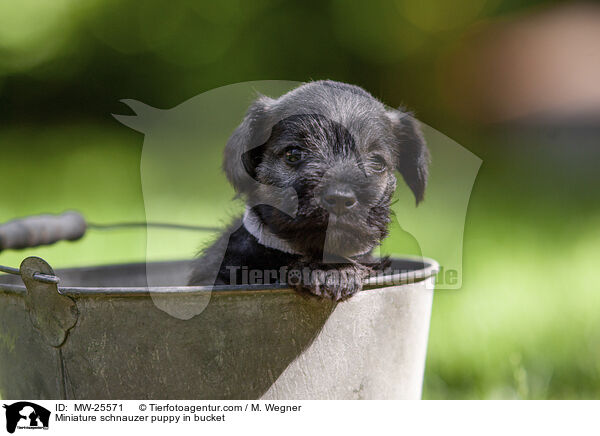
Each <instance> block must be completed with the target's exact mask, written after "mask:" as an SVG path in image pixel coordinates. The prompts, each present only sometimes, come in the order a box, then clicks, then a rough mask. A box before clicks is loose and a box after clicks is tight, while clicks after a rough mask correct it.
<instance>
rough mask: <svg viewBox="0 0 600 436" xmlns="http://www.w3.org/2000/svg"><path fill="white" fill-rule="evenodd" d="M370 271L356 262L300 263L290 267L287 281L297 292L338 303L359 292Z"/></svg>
mask: <svg viewBox="0 0 600 436" xmlns="http://www.w3.org/2000/svg"><path fill="white" fill-rule="evenodd" d="M370 271H371V269H370V268H369V267H367V266H364V265H361V264H360V263H358V262H356V263H351V264H319V263H312V262H302V261H301V262H297V263H295V264H293V265H291V266H290V269H289V272H288V276H287V281H288V284H289V285H290V286H291V287H292V288H294V289H295V290H297V291H299V292H309V293H311V294H313V295H317V296H319V297H325V298H331V299H332V300H335V301H340V300H345V299H346V298H349V297H351V296H352V295H354V294H355V293H356V292H358V291H360V290H361V289H362V287H363V281H364V280H365V278H367V277H368V275H369V273H370Z"/></svg>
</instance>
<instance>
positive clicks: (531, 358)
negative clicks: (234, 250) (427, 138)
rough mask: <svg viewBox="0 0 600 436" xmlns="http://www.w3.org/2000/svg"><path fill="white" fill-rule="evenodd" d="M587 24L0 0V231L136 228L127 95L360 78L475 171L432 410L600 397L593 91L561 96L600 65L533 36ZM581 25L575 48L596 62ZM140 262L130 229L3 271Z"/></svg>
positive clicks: (433, 368) (440, 5)
mask: <svg viewBox="0 0 600 436" xmlns="http://www.w3.org/2000/svg"><path fill="white" fill-rule="evenodd" d="M597 15H598V11H597V9H595V7H594V6H593V5H591V4H584V3H581V4H576V5H575V6H573V5H572V4H570V5H569V6H563V5H562V4H561V3H560V2H549V1H518V2H517V1H514V0H457V1H455V2H444V1H443V0H425V1H420V2H415V1H409V0H395V1H383V0H375V1H370V2H354V1H337V0H331V1H320V2H317V1H305V2H283V1H276V0H262V1H254V2H242V1H225V2H218V3H217V2H204V1H195V2H192V1H182V0H174V1H171V2H168V3H165V2H158V1H154V0H151V1H146V2H143V3H141V2H133V1H118V2H117V1H112V0H105V1H100V0H96V1H87V2H78V1H75V0H55V1H53V2H47V1H43V0H22V1H20V2H2V3H0V120H1V121H0V171H1V172H0V187H1V195H2V200H1V203H0V204H1V205H2V206H1V207H0V222H4V221H7V220H10V219H13V218H16V217H22V216H27V215H32V214H38V213H45V212H53V213H59V212H62V211H64V210H66V209H77V210H80V211H82V212H83V213H84V214H85V216H86V217H87V218H88V219H90V220H92V221H96V222H112V221H125V220H143V219H144V218H145V216H144V203H143V201H144V200H143V197H142V190H141V182H140V157H141V151H142V143H143V137H142V135H141V134H139V133H137V132H134V131H132V130H130V129H128V128H126V127H124V126H122V125H120V124H119V123H118V122H117V121H115V120H114V119H113V118H112V117H111V113H127V109H126V108H124V106H123V105H122V104H121V103H119V100H120V99H123V98H134V99H137V100H140V101H143V102H146V103H147V104H150V105H152V106H155V107H159V108H171V107H173V106H175V105H178V104H179V103H181V102H183V101H185V100H187V99H189V98H191V97H193V96H195V95H197V94H200V93H202V92H204V91H207V90H210V89H213V88H216V87H219V86H223V85H227V84H232V83H237V82H245V81H250V80H266V79H282V80H297V81H307V80H311V79H323V78H330V79H334V80H340V81H346V82H350V83H354V84H357V85H360V86H363V87H364V88H365V89H367V90H369V91H370V92H372V93H373V94H374V95H375V96H377V97H379V98H380V99H382V101H384V102H385V103H387V104H389V105H392V106H398V105H400V104H403V105H404V106H406V107H408V108H410V109H411V110H413V111H415V112H416V115H417V117H418V118H419V119H420V120H422V121H423V122H424V123H426V124H428V125H429V126H432V127H433V128H435V129H437V130H438V131H441V132H443V133H444V134H446V135H447V136H449V137H451V138H452V139H454V140H455V141H457V142H458V143H459V144H461V145H462V146H464V147H466V148H467V149H469V150H471V151H472V152H473V153H475V154H477V155H478V156H479V157H480V158H481V159H482V160H483V166H482V168H481V170H480V172H479V176H478V179H477V182H476V184H475V186H474V188H473V193H472V196H471V201H470V205H469V212H468V215H467V222H466V226H465V238H464V272H463V288H462V289H461V290H459V291H439V292H437V293H436V296H435V301H434V307H433V317H432V324H431V332H430V346H429V351H428V356H427V369H426V374H425V386H424V398H426V399H455V398H470V399H487V398H523V399H531V398H563V399H575V398H600V292H599V291H600V286H598V284H597V283H596V278H597V276H598V274H597V270H598V268H597V265H598V260H599V256H598V253H599V248H598V246H599V245H600V203H599V202H598V191H599V189H600V180H599V177H598V162H599V161H600V160H599V157H600V150H599V147H598V144H599V143H600V141H598V139H599V136H600V135H599V134H600V123H599V122H598V121H599V120H600V117H599V116H598V113H600V111H598V107H600V98H599V99H598V101H597V102H596V100H595V99H594V98H595V97H594V96H597V95H600V93H599V92H598V86H600V83H596V82H597V80H596V81H595V82H594V81H591V82H590V83H589V84H588V85H586V86H585V87H583V90H582V91H578V89H579V88H577V87H576V86H575V85H573V86H570V84H571V83H573V84H581V83H587V82H585V78H586V77H584V76H585V74H589V72H590V71H592V72H593V71H596V70H594V68H596V67H597V65H595V64H594V65H587V64H586V63H585V59H589V58H590V57H589V53H588V52H587V51H585V50H582V52H583V53H584V55H582V58H581V59H579V58H569V62H568V63H567V65H568V68H567V69H565V70H561V69H559V68H558V67H556V68H554V66H555V65H561V66H562V65H565V59H562V58H561V57H560V53H569V56H572V55H571V54H570V53H574V52H576V51H573V50H568V46H567V48H566V49H564V47H563V50H562V51H561V50H555V49H554V48H555V47H554V46H553V45H552V44H555V43H554V42H553V40H550V41H549V42H548V38H547V37H546V33H544V32H541V31H538V29H540V28H542V29H545V28H548V29H550V30H553V31H552V32H550V31H548V32H547V33H548V34H552V35H554V34H556V32H558V33H559V34H560V32H561V31H562V30H564V31H565V33H566V32H567V31H569V32H570V31H571V30H572V29H573V28H574V29H578V30H577V31H578V32H584V31H586V30H585V29H587V27H586V25H587V24H585V25H584V24H582V23H584V22H585V23H587V22H588V21H590V20H591V21H592V24H593V23H594V22H593V19H594V17H596V16H597ZM573 22H574V23H575V24H572V23H573ZM557 23H558V24H557ZM595 23H596V24H598V23H600V20H599V21H597V22H595ZM511 26H517V27H511ZM552 26H555V27H552ZM593 28H594V26H593V25H590V29H593ZM590 32H591V33H590V34H589V36H588V37H585V38H584V37H582V38H579V39H578V38H574V41H575V42H573V44H577V47H579V48H582V49H586V48H587V44H589V46H590V47H591V49H592V55H593V56H595V54H597V51H593V50H594V47H598V46H599V45H600V44H599V43H600V41H599V40H597V39H595V38H596V37H597V34H596V33H593V30H590ZM569 34H572V32H571V33H569ZM507 35H508V36H507ZM511 35H519V36H518V38H517V39H518V42H519V44H517V45H516V46H515V45H511V42H510V37H511ZM585 35H587V34H585ZM507 41H508V42H507ZM561 41H569V39H568V38H562V39H561ZM521 43H522V44H521ZM565 44H567V43H565ZM507 47H508V48H507ZM515 47H518V48H517V49H515ZM548 47H550V49H548ZM515 50H522V53H524V55H523V56H520V57H517V58H516V59H514V58H511V56H512V53H514V52H515ZM547 53H550V55H547ZM594 59H595V58H594ZM536 62H537V63H536ZM525 67H527V68H525ZM579 73H581V74H583V75H584V76H578V74H579ZM594 77H599V76H597V75H596V76H594ZM507 78H509V79H510V80H508V79H507ZM533 90H535V91H536V92H533ZM559 91H560V92H559ZM580 102H581V104H580ZM563 103H564V104H563ZM596 103H597V105H596ZM223 145H224V144H223ZM220 146H221V145H220ZM219 155H220V152H219V150H216V152H212V153H211V154H210V158H211V159H214V161H215V165H216V163H217V162H218V160H219ZM198 177H206V174H204V175H203V174H198ZM217 182H218V183H217ZM206 183H207V184H214V185H215V189H216V190H217V192H222V193H223V194H224V195H222V196H220V197H219V198H220V201H217V202H215V201H213V200H211V202H210V203H207V204H205V205H204V208H203V210H207V216H206V223H213V224H217V225H219V224H222V223H223V221H224V220H226V217H227V214H228V213H230V212H231V211H232V210H235V208H236V207H237V206H230V204H231V202H230V195H231V191H230V190H229V188H228V187H227V185H226V184H225V181H224V178H223V177H221V178H220V179H218V181H215V180H212V179H211V180H207V181H206ZM449 183H450V182H449ZM173 201H175V202H176V201H177V199H176V198H175V199H174V200H173ZM181 201H182V202H184V201H186V199H185V198H182V199H181ZM440 219H443V217H440ZM188 237H195V236H193V235H192V236H188ZM145 250H146V235H145V234H144V232H143V231H140V230H121V231H114V232H111V233H100V232H95V233H94V232H90V233H89V235H88V236H86V238H85V239H84V240H83V241H81V242H78V243H60V244H57V245H55V246H52V247H46V248H40V249H32V250H23V251H19V252H3V253H0V264H3V265H10V266H18V264H19V263H20V261H21V260H22V259H23V258H24V257H26V256H29V255H38V256H41V257H44V258H45V259H46V260H48V261H49V262H50V264H52V265H53V266H54V267H61V266H72V265H98V264H106V263H120V262H128V261H143V260H144V259H145ZM175 255H176V253H173V252H172V250H171V251H169V249H168V247H166V248H165V253H164V258H173V257H175ZM1 370H2V369H1V368H0V371H1Z"/></svg>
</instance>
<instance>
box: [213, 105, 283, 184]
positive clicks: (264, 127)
mask: <svg viewBox="0 0 600 436" xmlns="http://www.w3.org/2000/svg"><path fill="white" fill-rule="evenodd" d="M273 102H274V100H272V99H270V98H269V97H265V96H261V97H259V98H258V99H257V100H256V101H254V103H252V105H251V106H250V108H249V109H248V111H247V112H246V116H245V117H244V120H243V121H242V123H241V124H240V125H239V126H238V127H237V129H235V131H234V132H233V134H232V135H231V137H230V138H229V141H227V145H226V146H225V153H224V159H223V170H224V171H225V175H226V176H227V179H228V180H229V182H230V183H231V184H232V185H233V187H234V188H235V190H236V191H237V192H238V193H242V194H245V193H249V192H250V191H251V190H252V187H253V186H254V185H255V184H256V183H257V182H256V181H255V180H254V179H253V177H254V175H255V174H256V166H257V165H258V164H259V163H260V161H261V157H262V151H263V147H262V146H263V145H264V144H265V142H267V140H268V139H269V137H270V136H271V128H272V123H271V117H270V108H271V106H272V104H273Z"/></svg>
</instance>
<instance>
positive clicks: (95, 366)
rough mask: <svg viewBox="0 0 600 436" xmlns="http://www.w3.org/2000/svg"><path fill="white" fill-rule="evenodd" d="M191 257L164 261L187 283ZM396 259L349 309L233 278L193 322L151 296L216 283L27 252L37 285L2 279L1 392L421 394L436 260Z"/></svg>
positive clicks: (187, 294) (30, 395)
mask: <svg viewBox="0 0 600 436" xmlns="http://www.w3.org/2000/svg"><path fill="white" fill-rule="evenodd" d="M188 266H189V262H170V263H162V264H158V265H154V266H153V268H160V269H162V270H163V271H164V281H165V283H178V281H180V280H181V277H185V276H186V273H187V268H188ZM393 267H394V269H397V270H403V271H405V272H404V273H401V274H396V275H391V276H387V277H385V278H384V282H383V284H380V285H378V286H375V287H374V286H367V287H366V289H365V290H363V291H362V292H360V293H358V294H357V295H355V296H354V297H352V298H351V299H349V300H347V301H344V302H341V303H338V304H335V303H333V302H331V301H330V300H323V299H317V298H306V297H303V296H301V295H298V294H297V293H295V292H293V291H291V290H289V289H275V288H274V287H271V288H268V289H257V288H253V289H251V290H240V289H236V288H234V289H228V288H227V287H222V288H219V289H218V290H214V291H212V296H211V299H210V303H209V304H208V306H207V308H206V309H205V310H204V312H202V313H201V314H200V315H198V316H196V317H194V318H192V319H190V320H187V321H182V320H180V319H176V318H173V317H171V316H170V315H168V314H166V313H165V312H163V311H161V310H159V309H158V308H156V307H155V305H154V304H153V302H152V299H151V298H150V293H151V292H157V293H161V292H162V293H165V294H168V295H169V297H168V298H173V299H177V298H194V294H198V295H199V294H200V293H202V292H206V290H202V289H196V288H189V289H186V287H179V288H162V289H161V288H147V287H146V285H145V280H146V274H145V269H146V265H145V264H136V265H119V266H104V267H95V268H80V269H70V270H62V271H57V272H56V274H55V273H54V272H53V271H52V269H51V268H50V267H49V266H48V265H47V264H46V263H45V262H44V261H42V260H41V259H38V258H28V259H26V260H25V261H24V262H23V265H22V267H21V273H22V276H23V281H24V282H25V285H23V283H22V282H21V278H19V277H16V276H10V275H2V276H0V396H1V397H2V398H4V399H23V398H27V399H105V400H108V399H258V398H263V399H359V398H365V399H367V398H368V399H384V398H409V399H418V398H420V396H421V386H422V381H423V370H424V365H425V354H426V348H427V337H428V330H429V318H430V312H431V303H432V297H433V285H434V274H435V272H436V270H437V264H436V263H435V262H433V261H427V260H426V261H413V260H402V259H396V260H394V265H393ZM34 276H35V277H34ZM53 276H56V277H59V278H60V286H57V284H56V283H51V280H48V278H52V277H53ZM39 279H41V280H44V279H46V280H45V281H46V282H48V283H45V282H44V281H39ZM230 288H232V287H230Z"/></svg>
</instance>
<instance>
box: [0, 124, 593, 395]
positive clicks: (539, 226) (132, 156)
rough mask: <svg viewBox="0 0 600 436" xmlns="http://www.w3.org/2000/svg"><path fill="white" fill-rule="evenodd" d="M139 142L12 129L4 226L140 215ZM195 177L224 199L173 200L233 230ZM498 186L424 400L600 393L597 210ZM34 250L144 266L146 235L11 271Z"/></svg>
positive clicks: (468, 240) (444, 328) (99, 242)
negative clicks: (17, 221) (43, 216)
mask: <svg viewBox="0 0 600 436" xmlns="http://www.w3.org/2000/svg"><path fill="white" fill-rule="evenodd" d="M141 144H142V137H141V135H137V134H135V133H132V132H130V131H128V130H127V129H126V128H122V127H119V126H115V127H106V126H102V127H99V126H93V125H81V126H65V127H53V128H46V129H39V128H36V129H33V128H31V129H19V130H16V129H15V130H5V131H3V132H1V133H0V147H1V149H2V153H3V156H2V175H1V176H2V187H3V189H2V191H3V199H2V208H1V209H0V222H4V221H7V220H9V219H13V218H15V217H19V216H27V215H32V214H38V213H43V212H53V213H58V212H62V211H63V210H65V209H77V210H80V211H81V212H83V213H84V215H85V216H86V217H87V218H88V219H89V220H93V221H96V222H111V221H127V220H143V219H144V218H145V207H144V197H143V195H142V185H141V182H140V155H141ZM219 154H220V151H217V152H213V154H211V158H210V159H212V160H213V161H215V162H216V161H218V159H219ZM215 162H212V161H211V162H210V165H212V166H215ZM197 177H198V178H200V179H202V180H203V181H204V182H205V184H206V185H207V186H209V187H210V188H211V190H212V191H211V192H213V191H214V193H215V194H214V197H211V198H209V199H208V200H205V201H204V202H202V201H200V202H199V203H198V204H194V205H193V206H191V208H189V205H188V204H187V203H186V201H188V200H186V199H185V198H184V197H182V196H178V195H177V193H173V194H172V195H165V196H163V197H162V198H163V201H165V202H166V203H165V204H170V205H171V207H172V208H174V209H175V210H176V211H179V209H178V205H182V209H183V208H184V206H185V207H188V209H189V210H195V211H196V213H198V214H199V216H200V217H201V218H200V220H201V221H202V223H203V224H215V225H221V224H223V223H224V222H225V221H227V219H228V216H229V215H231V214H233V213H235V212H236V211H237V210H239V207H240V205H239V204H234V205H231V197H232V192H231V190H230V189H229V188H228V187H227V184H226V182H225V179H224V177H223V176H222V175H219V174H218V173H216V172H215V173H206V172H203V171H198V174H197ZM499 177H500V179H502V177H501V176H498V175H497V174H495V173H494V172H493V171H488V172H485V171H483V172H482V173H481V174H480V177H479V180H478V182H477V185H476V189H475V190H474V193H473V196H472V198H471V203H470V209H469V215H468V220H467V226H466V229H465V241H464V279H463V288H462V289H461V290H458V291H452V290H446V291H438V292H436V296H435V301H434V308H433V316H432V322H431V330H430V344H429V351H428V357H427V369H426V375H425V386H424V398H430V399H441V398H599V397H600V316H598V315H599V314H600V294H599V293H598V286H597V285H596V284H595V280H596V276H597V274H596V270H597V265H596V261H595V259H596V258H597V253H598V246H599V244H600V211H598V210H596V209H593V208H586V206H585V205H584V206H579V207H578V208H577V207H576V206H574V204H557V202H555V201H554V200H553V199H552V198H550V199H548V198H546V199H543V201H542V200H540V201H538V202H536V204H535V207H533V206H532V205H531V204H530V203H529V202H526V201H524V200H523V199H521V200H517V199H515V198H507V197H506V196H505V195H503V192H502V191H501V190H500V188H499V187H498V186H499V185H501V183H500V182H499ZM502 180H504V179H502ZM146 201H148V199H147V198H146ZM146 206H148V204H147V205H146ZM194 208H196V209H194ZM567 211H568V212H567ZM174 217H175V218H176V219H180V217H179V215H178V212H175V213H174ZM209 236H210V235H205V236H203V237H200V236H198V235H195V234H183V235H182V234H177V233H173V232H169V231H164V232H162V233H160V236H157V238H159V239H158V240H160V244H153V245H154V246H153V247H152V250H151V251H152V252H151V253H149V257H150V258H153V259H161V258H162V259H173V258H181V257H188V256H191V255H193V252H194V250H195V249H196V247H197V246H199V245H200V239H203V238H204V239H205V238H206V237H209ZM181 247H185V249H184V250H183V251H181V250H182V248H181ZM30 255H37V256H41V257H43V258H45V259H46V260H47V261H48V262H49V263H50V264H51V265H53V266H54V267H65V266H74V265H99V264H108V263H122V262H131V261H143V260H145V259H146V255H147V249H146V233H145V232H144V231H143V230H120V231H114V232H109V233H101V232H93V231H90V232H89V234H88V235H87V236H86V237H85V238H84V239H83V240H82V241H79V242H76V243H69V242H62V243H59V244H56V245H54V246H52V247H44V248H38V249H28V250H23V251H17V252H14V251H6V252H3V253H0V264H2V265H9V266H18V265H19V263H20V261H21V260H22V259H23V258H25V257H27V256H30ZM0 370H1V368H0Z"/></svg>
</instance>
